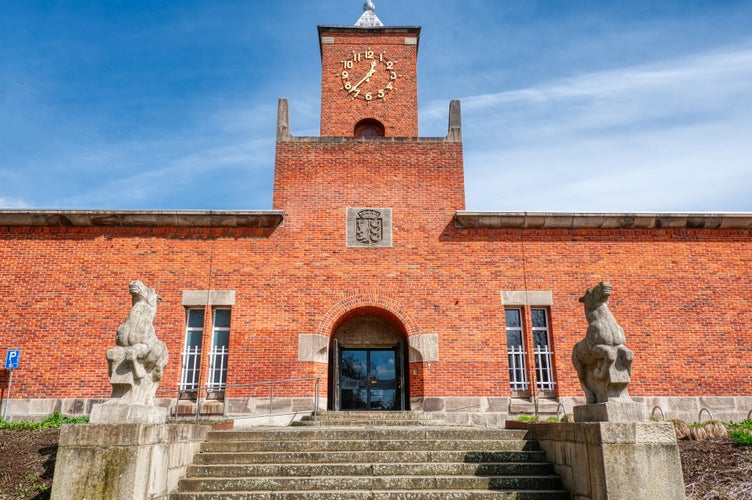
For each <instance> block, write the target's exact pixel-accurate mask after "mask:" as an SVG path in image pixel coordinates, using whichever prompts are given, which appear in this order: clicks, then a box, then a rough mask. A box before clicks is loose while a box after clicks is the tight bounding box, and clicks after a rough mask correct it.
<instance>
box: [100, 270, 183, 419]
mask: <svg viewBox="0 0 752 500" xmlns="http://www.w3.org/2000/svg"><path fill="white" fill-rule="evenodd" d="M128 290H129V291H130V294H131V301H132V307H131V310H130V312H128V316H127V317H126V318H125V321H124V322H123V323H122V324H121V325H120V326H119V327H118V329H117V334H116V336H115V343H116V344H117V345H116V346H115V347H113V348H112V349H110V350H108V351H107V363H108V367H109V375H110V384H111V385H112V396H111V399H110V401H108V404H109V403H120V404H132V405H133V404H135V405H151V404H152V401H153V399H154V395H155V394H156V392H157V388H158V387H159V381H160V380H162V371H163V370H164V367H165V365H167V358H168V355H167V346H165V344H164V343H163V342H161V341H160V340H159V339H158V338H157V335H156V332H155V331H154V325H153V321H154V316H155V315H156V313H157V303H158V302H159V300H161V299H160V297H159V295H157V292H156V291H154V289H153V288H149V287H148V286H146V285H144V284H143V283H142V282H141V281H139V280H134V281H131V282H130V284H129V285H128Z"/></svg>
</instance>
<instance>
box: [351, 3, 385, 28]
mask: <svg viewBox="0 0 752 500" xmlns="http://www.w3.org/2000/svg"><path fill="white" fill-rule="evenodd" d="M375 10H376V6H375V5H374V4H373V2H372V1H371V0H366V3H365V4H363V15H362V16H360V19H358V22H357V23H355V26H357V27H359V28H377V27H380V26H384V25H383V24H381V21H380V20H379V18H378V17H376V13H375V12H374V11H375Z"/></svg>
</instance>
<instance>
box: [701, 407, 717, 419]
mask: <svg viewBox="0 0 752 500" xmlns="http://www.w3.org/2000/svg"><path fill="white" fill-rule="evenodd" d="M704 411H705V412H708V415H710V420H715V417H714V416H713V412H712V411H710V410H708V409H707V408H702V409H700V414H699V415H698V416H697V421H698V422H702V412H704Z"/></svg>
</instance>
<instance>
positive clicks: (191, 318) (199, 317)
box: [188, 309, 204, 328]
mask: <svg viewBox="0 0 752 500" xmlns="http://www.w3.org/2000/svg"><path fill="white" fill-rule="evenodd" d="M203 327H204V310H203V309H188V328H203Z"/></svg>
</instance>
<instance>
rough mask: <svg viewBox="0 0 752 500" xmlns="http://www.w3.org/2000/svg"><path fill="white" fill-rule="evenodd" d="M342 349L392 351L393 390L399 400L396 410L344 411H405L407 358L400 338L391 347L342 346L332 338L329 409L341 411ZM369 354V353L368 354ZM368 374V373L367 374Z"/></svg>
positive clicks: (406, 402)
mask: <svg viewBox="0 0 752 500" xmlns="http://www.w3.org/2000/svg"><path fill="white" fill-rule="evenodd" d="M344 350H361V351H369V353H370V351H393V352H394V364H395V384H396V387H395V390H396V391H397V395H396V396H397V399H398V401H399V408H398V409H396V410H370V409H366V410H345V411H405V410H407V409H408V407H407V404H408V401H409V399H408V398H407V394H409V387H408V383H407V381H408V380H409V378H408V377H407V376H406V371H407V370H408V369H409V367H408V366H407V364H406V363H405V360H406V359H407V358H406V356H405V342H404V340H403V339H400V340H399V342H397V344H396V345H394V346H392V347H383V346H373V347H368V346H358V347H344V346H342V345H341V343H340V342H339V341H338V340H337V339H334V341H333V349H332V351H333V352H332V358H331V360H330V363H329V366H330V369H329V380H330V381H331V383H330V384H329V385H330V390H331V391H332V395H333V398H331V399H332V403H333V404H332V405H331V410H333V411H343V410H342V409H341V407H342V392H341V388H340V376H341V371H340V368H341V359H342V352H343V351H344ZM369 356H370V355H369ZM368 376H370V374H369V375H368ZM370 390H371V388H370V387H367V391H369V392H370ZM367 401H370V398H367Z"/></svg>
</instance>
